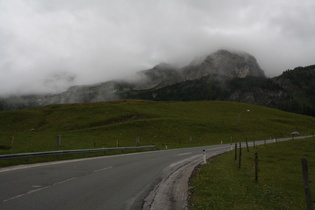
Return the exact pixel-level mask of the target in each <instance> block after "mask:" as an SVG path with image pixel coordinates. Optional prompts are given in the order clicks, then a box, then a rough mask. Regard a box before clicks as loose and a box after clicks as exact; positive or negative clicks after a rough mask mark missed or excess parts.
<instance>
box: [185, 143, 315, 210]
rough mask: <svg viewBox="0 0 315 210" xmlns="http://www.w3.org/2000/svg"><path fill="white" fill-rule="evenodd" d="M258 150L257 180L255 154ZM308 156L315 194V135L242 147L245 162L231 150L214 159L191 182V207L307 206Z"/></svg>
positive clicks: (310, 178)
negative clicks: (305, 173) (305, 176)
mask: <svg viewBox="0 0 315 210" xmlns="http://www.w3.org/2000/svg"><path fill="white" fill-rule="evenodd" d="M255 152H257V153H258V159H259V161H258V169H259V171H258V182H256V181H255V170H254V165H255V164H254V153H255ZM303 157H304V158H307V160H308V170H309V180H310V190H311V193H312V195H313V200H314V195H315V138H308V139H298V140H289V141H286V142H278V143H273V144H267V146H264V145H260V146H258V148H256V149H253V148H250V151H249V152H247V151H246V149H245V148H243V150H242V159H241V160H242V164H241V168H239V167H238V160H237V161H235V159H234V152H233V151H231V152H228V153H225V154H223V155H220V156H218V157H215V158H214V159H212V161H211V162H210V163H208V164H206V165H204V167H202V168H201V170H200V171H199V172H198V174H197V175H196V177H195V178H194V179H193V180H192V181H191V199H190V209H192V210H195V209H203V210H205V209H292V210H293V209H294V210H295V209H307V205H306V196H305V193H304V186H303V178H302V166H301V158H303Z"/></svg>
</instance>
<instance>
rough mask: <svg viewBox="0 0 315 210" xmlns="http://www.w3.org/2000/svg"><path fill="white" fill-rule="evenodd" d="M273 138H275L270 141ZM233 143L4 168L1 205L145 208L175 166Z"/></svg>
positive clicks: (25, 208)
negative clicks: (147, 201) (204, 152)
mask: <svg viewBox="0 0 315 210" xmlns="http://www.w3.org/2000/svg"><path fill="white" fill-rule="evenodd" d="M282 140H288V139H282ZM272 142H274V140H269V141H268V142H267V143H272ZM263 143H264V141H259V142H258V141H257V142H256V144H263ZM252 144H253V142H250V143H249V145H250V146H251V145H252ZM232 146H233V145H230V144H225V145H214V146H207V147H194V148H185V149H175V150H162V151H152V152H142V153H133V154H125V155H117V156H108V157H106V156H104V157H98V158H89V159H80V160H71V161H60V162H52V163H42V164H33V165H23V166H15V167H9V168H2V169H0V209H2V210H5V209H8V210H14V209H23V210H28V209H32V210H36V209H45V210H49V209H54V210H55V209H58V210H62V209H67V210H70V209H76V210H79V209H108V210H115V209H119V210H120V209H141V208H142V205H143V201H144V199H145V198H146V197H147V196H148V195H149V193H150V192H151V191H152V190H153V189H154V187H155V186H156V185H157V184H158V183H160V181H161V180H162V177H163V176H164V177H165V175H167V173H170V171H171V169H172V168H173V171H174V168H176V167H178V166H180V165H181V164H185V163H187V161H189V160H190V159H194V160H196V159H198V158H199V159H200V160H201V161H202V160H203V150H205V151H206V154H207V157H209V156H214V155H216V154H219V153H222V152H224V151H227V150H230V149H232ZM242 146H243V147H244V146H245V144H242Z"/></svg>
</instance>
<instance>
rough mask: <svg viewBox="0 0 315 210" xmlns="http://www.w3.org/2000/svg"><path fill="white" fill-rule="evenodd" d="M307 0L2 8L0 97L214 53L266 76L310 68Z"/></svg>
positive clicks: (312, 17) (36, 0)
mask: <svg viewBox="0 0 315 210" xmlns="http://www.w3.org/2000/svg"><path fill="white" fill-rule="evenodd" d="M314 10H315V2H314V1H312V0H305V1H298V0H287V1H284V0H281V1H280V0H272V1H271V0H270V1H269V0H267V1H250V0H238V1H229V0H220V1H216V0H211V1H208V0H200V1H192V0H174V1H166V0H159V1H150V0H149V1H148V0H135V1H127V0H115V1H107V0H105V1H103V0H64V1H57V0H50V1H41V0H29V1H23V0H12V1H11V0H10V1H6V0H0V95H7V94H27V93H48V92H50V93H56V92H61V91H64V90H66V89H67V88H68V87H69V86H71V85H81V84H92V83H98V82H103V81H107V80H111V79H116V78H124V77H125V76H126V75H130V74H132V73H133V72H136V71H140V70H144V69H148V68H151V67H153V66H155V65H156V64H158V63H160V62H167V63H171V64H175V65H181V66H183V65H186V64H188V63H189V62H191V60H193V59H194V58H195V57H198V56H202V55H206V54H210V53H212V52H214V51H216V50H218V49H231V50H238V51H245V52H248V53H250V54H252V55H254V56H255V57H256V59H257V61H258V62H259V64H260V66H261V67H262V69H264V71H265V73H266V75H267V76H275V75H279V74H281V73H282V72H283V71H284V70H286V69H292V68H294V67H297V66H306V65H312V64H314V60H315V59H314V55H315V13H314V12H313V11H314Z"/></svg>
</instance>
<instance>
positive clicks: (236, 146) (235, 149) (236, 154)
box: [234, 143, 237, 160]
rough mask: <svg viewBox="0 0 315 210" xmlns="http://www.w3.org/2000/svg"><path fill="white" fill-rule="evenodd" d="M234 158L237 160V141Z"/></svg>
mask: <svg viewBox="0 0 315 210" xmlns="http://www.w3.org/2000/svg"><path fill="white" fill-rule="evenodd" d="M234 160H237V143H235V158H234Z"/></svg>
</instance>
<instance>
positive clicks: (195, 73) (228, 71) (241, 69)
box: [183, 50, 265, 80]
mask: <svg viewBox="0 0 315 210" xmlns="http://www.w3.org/2000/svg"><path fill="white" fill-rule="evenodd" d="M199 63H200V64H199V65H198V64H197V63H196V61H193V62H192V63H191V64H190V65H188V66H187V67H185V68H184V69H183V75H184V77H185V78H186V79H190V80H191V79H197V78H201V77H203V76H207V75H211V74H216V75H221V76H227V77H237V78H244V77H247V76H254V77H265V73H264V71H263V70H262V69H261V68H260V67H259V64H258V63H257V60H256V58H255V57H254V56H252V55H250V54H248V53H241V52H230V51H227V50H219V51H217V52H215V53H213V54H211V55H209V56H207V57H206V58H205V59H204V60H203V61H201V62H200V60H199Z"/></svg>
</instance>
